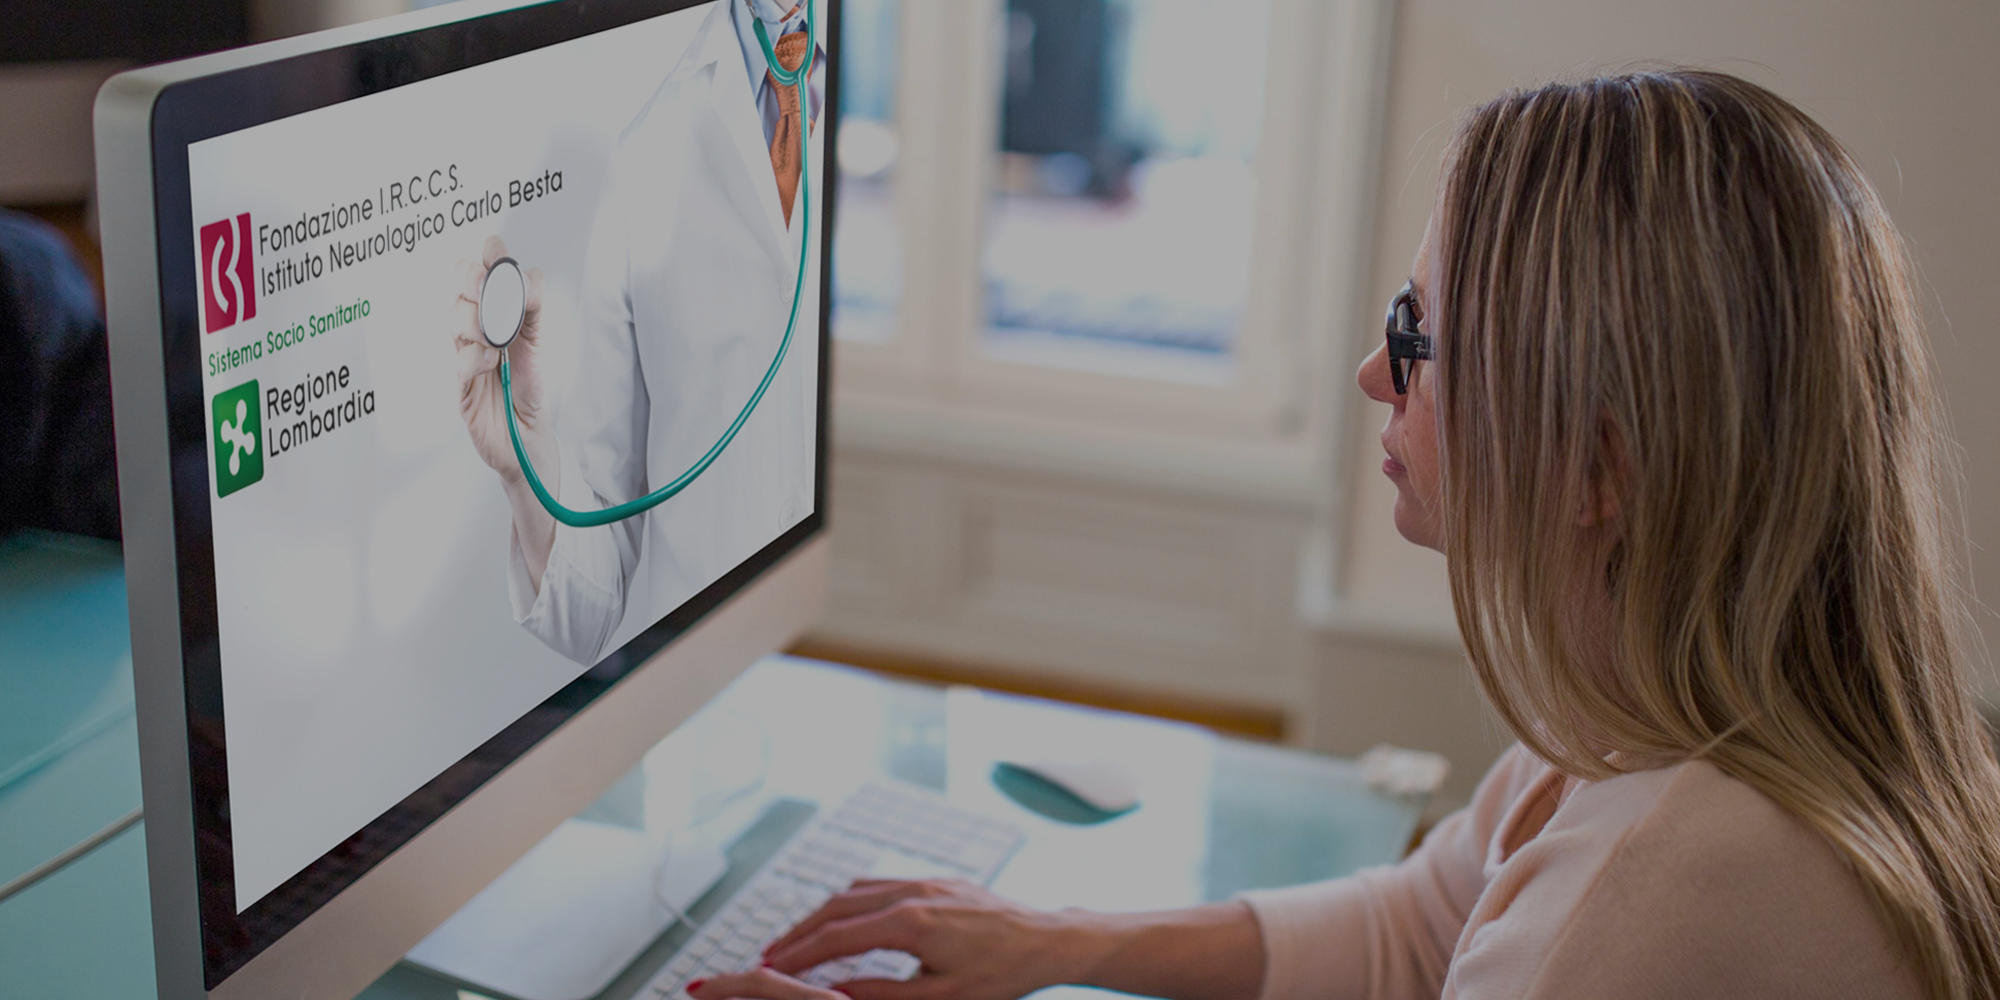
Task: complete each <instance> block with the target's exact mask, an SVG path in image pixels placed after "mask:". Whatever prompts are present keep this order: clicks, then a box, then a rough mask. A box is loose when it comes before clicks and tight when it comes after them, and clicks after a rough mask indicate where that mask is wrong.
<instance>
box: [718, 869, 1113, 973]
mask: <svg viewBox="0 0 2000 1000" xmlns="http://www.w3.org/2000/svg"><path fill="white" fill-rule="evenodd" d="M1079 920H1080V916H1079V915H1075V914H1071V913H1049V912H1045V911H1041V910H1034V909H1029V908H1028V907H1025V906H1021V905H1019V904H1016V903H1011V902H1008V901H1007V900H1004V899H1001V898H1000V897H998V896H995V895H994V894H992V893H990V892H987V891H986V890H985V889H982V888H980V887H978V886H976V885H972V884H970V883H967V882H958V881H923V882H904V881H879V880H863V881H859V882H856V883H854V886H853V887H852V888H850V889H849V890H848V891H846V892H843V893H841V894H840V895H838V896H835V897H833V898H832V899H830V900H828V901H827V902H826V905H824V906H822V907H820V908H819V910H818V912H816V913H814V914H813V915H812V916H810V917H807V918H806V919H805V920H804V921H803V922H801V923H800V924H799V925H798V926H797V927H794V928H792V930H791V931H789V932H788V933H786V934H785V935H784V936H783V937H780V938H779V939H778V940H777V941H775V942H773V943H772V945H771V947H770V948H768V949H766V950H765V952H764V958H765V961H766V962H767V963H768V964H769V965H770V966H771V967H772V968H773V969H775V970H776V971H777V972H780V973H785V974H788V975H797V974H799V973H802V972H804V971H806V970H808V969H811V968H813V967H814V966H817V965H820V964H822V963H824V962H829V961H832V960H834V959H837V958H844V957H846V956H849V955H858V954H861V953H863V952H868V951H873V950H875V949H877V948H883V949H888V950H891V951H902V952H908V953H909V954H911V955H915V956H916V957H917V960H918V961H920V962H922V963H923V967H922V969H920V970H919V971H918V973H917V975H916V978H914V979H911V980H909V981H908V982H894V981H885V980H857V981H855V982H851V983H841V984H838V985H839V992H840V993H842V994H845V995H846V996H849V997H853V998H854V1000H932V998H945V997H951V998H963V1000H1014V998H1016V997H1020V996H1023V995H1025V994H1028V993H1033V992H1034V991H1036V990H1038V989H1041V988H1042V987H1044V986H1052V985H1055V984H1057V983H1065V982H1074V981H1076V980H1077V978H1078V977H1079V976H1080V975H1081V974H1082V973H1083V971H1084V969H1085V967H1086V965H1087V959H1086V958H1085V949H1084V941H1085V940H1086V939H1087V938H1088V935H1082V934H1074V933H1070V932H1069V931H1070V929H1071V926H1072V925H1073V924H1076V923H1078V921H1079ZM764 971H765V972H769V971H771V970H769V969H767V970H764ZM719 982H720V981H718V983H719ZM710 985H714V984H704V987H703V989H702V991H701V992H699V993H697V994H696V996H698V997H700V998H702V1000H716V998H719V997H725V996H731V995H732V994H729V993H727V992H724V991H722V990H717V991H713V992H712V991H710V990H709V989H708V986H710ZM723 985H724V986H725V987H726V988H735V987H733V986H727V984H723ZM749 995H751V996H756V997H761V998H764V1000H795V998H797V1000H825V998H824V997H822V996H821V995H819V994H816V993H811V992H807V993H798V992H791V993H777V992H773V993H769V994H763V993H754V994H749Z"/></svg>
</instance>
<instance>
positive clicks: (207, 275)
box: [201, 212, 257, 333]
mask: <svg viewBox="0 0 2000 1000" xmlns="http://www.w3.org/2000/svg"><path fill="white" fill-rule="evenodd" d="M201 303H202V314H203V315H204V316H206V317H207V319H208V323H207V329H208V332H210V333H214V332H215V331H217V330H220V329H222V328H224V327H227V326H231V325H233V324H235V323H237V322H239V321H241V320H246V319H253V318H255V317H256V315H257V292H256V286H255V285H254V284H253V283H252V282H251V280H250V213H249V212H244V213H243V214H241V215H238V216H237V217H236V218H234V219H218V220H216V221H214V222H211V223H209V224H208V225H206V226H203V227H201Z"/></svg>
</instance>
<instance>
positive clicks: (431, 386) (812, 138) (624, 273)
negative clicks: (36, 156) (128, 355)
mask: <svg viewBox="0 0 2000 1000" xmlns="http://www.w3.org/2000/svg"><path fill="white" fill-rule="evenodd" d="M751 9H752V7H751V5H749V4H746V3H742V2H737V0H716V2H709V3H696V4H691V5H690V4H687V3H675V2H672V0H655V2H636V0H626V2H619V3H607V4H590V5H585V4H582V3H576V4H569V3H563V4H553V5H547V6H544V7H534V8H527V9H523V10H518V11H509V12H505V13H501V14H496V15H492V16H488V17H482V18H479V19H476V20H473V21H467V22H459V23H454V24H448V25H444V26H441V27H436V28H427V29H424V30H422V31H419V32H415V33H412V34H409V35H404V36H395V37H391V38H386V39H377V40H375V41H372V42H368V43H362V44H360V45H356V46H350V47H347V48H343V49H335V50H330V51H327V52H320V53H314V54H311V55H309V56H303V57H298V58H297V59H294V60H287V61H282V62H277V63H270V64H265V65H260V66H253V67H250V68H249V69H247V70H243V71H239V72H235V73H229V74H223V75H221V76H218V77H213V78H205V79H200V80H194V81H189V82H188V83H186V84H181V85H176V86H175V87H172V88H170V89H169V90H167V91H166V92H165V93H164V94H163V95H162V98H161V104H160V110H159V112H158V118H157V120H158V121H159V122H160V123H161V125H162V126H163V127H161V128H158V129H156V133H157V136H158V137H157V138H156V159H157V160H158V161H159V168H158V177H159V180H158V184H159V185H160V187H159V190H158V192H157V195H158V198H159V217H160V240H161V247H160V250H161V262H162V277H163V282H162V295H163V298H164V299H165V300H166V301H165V305H166V309H165V310H164V315H165V316H166V318H167V320H168V322H167V324H166V330H165V336H166V342H167V346H168V353H169V359H168V364H169V378H170V382H171V381H173V380H175V378H176V377H177V376H176V373H177V372H178V373H182V374H183V375H184V374H185V373H194V374H195V375H196V376H197V377H198V384H199V393H200V396H201V399H202V400H203V405H202V406H201V407H200V410H199V412H200V416H201V424H200V426H199V427H198V428H196V427H185V426H182V427H176V428H174V429H173V430H174V433H175V438H176V442H177V449H178V448H179V447H180V446H181V445H182V444H193V437H194V435H195V434H198V435H199V441H200V448H201V454H202V456H203V460H202V462H201V466H200V467H199V468H200V470H201V473H202V475H201V478H200V479H199V481H194V470H195V468H197V467H195V466H193V464H192V463H190V462H181V461H177V462H176V471H175V477H176V478H175V487H176V488H175V493H176V497H175V504H176V521H177V524H178V525H180V526H182V527H181V529H180V530H182V532H183V537H182V538H181V539H180V549H181V552H182V566H181V575H182V594H183V618H184V630H185V632H186V634H187V636H188V638H187V640H186V646H187V648H186V649H185V650H184V654H185V659H186V664H187V666H186V670H187V675H188V690H189V692H190V696H189V700H190V709H191V712H190V716H191V723H192V724H191V726H190V731H191V733H194V734H195V739H196V744H197V745H196V746H195V747H194V748H193V751H192V752H193V754H194V761H193V763H194V765H195V767H194V771H195V773H196V775H197V777H196V785H197V788H196V805H197V809H196V815H197V826H198V827H201V829H200V830H199V831H198V832H199V833H200V842H201V844H202V851H201V852H200V861H199V864H200V867H201V882H202V884H203V886H204V898H203V901H202V903H203V907H202V909H203V921H204V927H203V931H204V941H205V944H206V945H207V948H206V951H207V958H208V965H209V969H208V971H209V976H210V979H211V982H213V981H215V980H216V979H219V978H220V977H221V976H222V975H226V974H227V972H228V971H230V970H231V969H233V968H234V967H236V966H239V965H240V964H241V963H242V962H243V961H246V960H247V959H248V958H249V957H250V956H252V955H254V954H255V953H256V952H257V951H258V950H261V948H262V947H263V946H264V945H266V944H268V943H269V942H270V941H271V940H274V939H275V938H276V937H277V936H278V935H281V934H282V933H283V932H284V931H285V930H287V929H288V928H289V927H290V926H292V925H294V924H295V923H296V922H297V921H298V920H299V919H301V918H302V917H303V916H304V915H305V914H307V913H310V912H311V911H312V909H313V908H315V907H316V906H317V905H318V904H319V903H320V902H323V901H324V900H325V899H326V898H328V897H329V896H330V895H331V894H332V893H335V892H338V891H339V890H340V888H342V887H343V886H344V885H346V884H348V883H349V882H351V881H352V880H353V879H354V878H356V877H358V876H359V875H360V874H361V873H363V872H365V871H366V870H367V868H368V867H370V866H371V865H372V864H374V863H375V862H376V861H379V860H380V859H381V858H382V857H384V856H386V854H387V853H389V852H390V851H392V850H393V849H394V848H395V847H396V846H397V845H398V844H400V843H402V842H403V841H405V840H407V839H408V838H409V837H410V836H413V835H414V834H415V833H416V832H417V831H419V830H421V829H422V827H423V826H424V825H425V824H426V823H428V822H429V821H430V820H432V819H435V818H436V817H437V816H438V815H440V814H441V813H442V812H443V811H444V810H445V809H448V808H449V807H450V806H451V805H452V804H453V803H455V802H456V801H457V800H458V799H460V798H462V797H463V796H464V795H465V794H467V793H468V792H469V791H471V790H472V789H474V788H476V787H477V785H478V784H479V783H480V782H481V781H483V780H485V779H486V778H488V777H490V776H491V775H492V774H493V773H495V772H496V771H497V770H498V769H499V768H500V767H503V766H505V764H506V763H507V762H508V761H509V760H511V759H512V758H513V757H514V756H517V755H518V754H519V752H520V751H521V750H523V749H525V748H526V747H527V746H529V745H532V743H533V742H534V741H535V740H537V739H539V738H540V737H541V736H543V735H546V734H547V733H548V732H549V731H551V730H552V729H553V728H554V727H555V726H557V725H560V724H561V722H562V721H563V720H564V719H566V718H568V717H569V716H570V715H572V714H574V712H575V711H576V710H577V709H578V708H580V707H581V706H582V705H583V704H585V703H587V702H588V701H589V700H590V698H592V697H594V696H595V695H596V694H597V693H599V692H601V691H603V690H605V689H606V688H607V687H608V685H610V684H612V683H614V682H615V681H616V680H617V679H618V678H619V677H620V676H622V675H623V673H625V672H626V671H629V670H630V669H631V668H632V667H633V666H634V665H636V664H637V663H638V662H639V661H640V660H642V659H644V657H645V656H647V655H648V654H650V653H651V652H653V651H656V650H657V649H658V648H659V647H660V646H661V645H663V644H665V643H666V642H669V641H671V639H672V638H673V637H674V636H675V635H676V634H678V633H679V632H681V631H683V630H685V628H686V627H687V625H688V624H690V623H691V622H692V621H693V620H694V619H695V618H696V617H698V616H699V615H700V614H702V613H704V612H705V611H706V610H708V609H710V608H712V607H713V606H714V605H715V604H716V603H718V602H719V601H721V600H723V599H724V598H726V597H727V596H728V595H729V594H730V593H732V592H733V591H734V590H736V589H738V588H740V587H741V586H742V584H743V583H745V582H747V581H748V579H750V577H752V576H754V574H755V573H756V572H758V571H759V569H760V568H761V567H763V566H765V565H768V564H769V563H770V562H771V561H773V560H774V559H776V558H777V557H778V556H779V555H781V554H782V553H783V552H784V551H786V550H787V549H788V548H789V547H791V546H793V545H796V544H797V543H798V542H799V541H800V540H802V539H803V538H804V537H805V536H806V535H807V534H809V533H810V532H811V531H813V530H816V529H817V527H818V525H819V510H820V498H821V494H822V490H821V479H822V477H821V474H820V473H821V469H822V466H823V460H824V437H823V432H822V426H823V422H822V420H821V414H822V413H823V409H824V398H823V397H824V392H823V385H824V375H825V373H824V364H823V357H824V351H825V341H824V337H825V317H824V310H823V308H822V301H823V296H824V292H825V289H824V282H823V275H822V273H821V267H820V259H821V254H822V252H823V250H824V248H825V247H826V246H827V245H828V243H827V239H826V233H827V230H828V223H829V222H830V218H831V217H830V205H831V198H830V197H827V195H828V194H829V192H827V191H826V189H825V187H824V186H823V184H822V180H823V177H824V175H823V174H822V172H821V169H820V166H821V162H822V150H823V149H824V148H825V145H826V141H827V140H828V139H829V137H830V131H831V130H830V126H831V124H832V123H831V120H830V119H831V115H830V114H827V113H826V112H827V111H828V109H831V108H832V107H833V106H834V104H833V101H832V99H831V98H832V95H831V93H830V92H829V90H828V88H829V87H830V86H831V84H832V80H831V73H830V65H831V60H830V59H829V58H828V50H829V49H830V48H831V47H832V46H831V45H830V43H829V39H830V38H831V37H832V30H833V27H834V25H833V24H832V23H830V21H831V19H830V18H829V17H828V13H829V12H828V11H826V10H817V12H816V14H815V16H814V19H813V24H812V28H813V31H814V33H815V34H816V37H817V39H818V40H819V46H818V48H817V49H816V50H815V51H814V55H813V60H812V70H811V72H810V74H809V75H808V76H807V78H806V88H805V89H806V93H805V95H804V100H803V101H801V100H800V99H799V96H800V95H799V94H798V91H797V89H796V87H793V86H787V85H786V84H784V83H781V82H780V81H779V80H778V79H777V76H776V74H774V73H773V72H771V71H770V70H769V69H768V60H767V57H766V54H765V50H764V49H763V48H762V47H761V43H760V42H759V41H758V40H757V37H756V34H755V33H754V31H753V30H752V29H751V26H750V22H751V20H752V18H753V17H755V16H756V15H754V14H751V13H750V11H751ZM784 27H791V28H794V29H796V28H798V27H800V25H799V24H797V23H796V22H794V23H792V24H788V25H784ZM769 28H770V31H769V35H770V36H771V38H772V39H773V40H774V41H775V42H776V45H775V52H776V55H777V59H778V61H779V63H780V64H781V66H783V65H785V64H788V63H789V64H791V65H794V66H795V65H796V64H797V61H798V60H800V59H801V58H803V57H804V55H805V53H806V50H807V46H806V44H805V36H804V35H803V34H801V35H799V36H798V37H787V36H785V35H784V34H783V33H782V28H781V26H780V25H778V24H773V25H770V26H769ZM823 118H824V119H826V120H822V119H823ZM802 129H803V131H804V132H805V133H806V135H808V136H809V139H808V140H807V142H806V143H805V156H804V160H803V163H802V162H801V158H800V152H799V140H800V131H801V130H802ZM802 174H803V176H801V175H802ZM169 189H172V190H169ZM788 197H789V203H788V200H787V199H788ZM185 384H186V385H187V386H188V387H192V385H193V384H194V383H192V382H188V383H185ZM182 422H183V423H185V420H183V421H182ZM203 508H205V510H206V516H205V517H194V516H193V515H195V514H197V513H198V512H199V511H200V510H201V509H203ZM190 523H199V524H205V525H206V527H207V530H206V532H205V534H206V537H205V538H201V537H199V535H201V534H202V532H201V531H200V530H199V529H198V528H196V529H189V528H188V527H186V526H188V525H189V524H190ZM190 530H192V531H193V532H194V537H190V536H189V534H188V532H189V531H190ZM191 542H192V543H193V544H191ZM203 542H205V543H206V544H205V546H204V545H203V544H201V543H203ZM204 547H205V548H206V551H205V552H204V551H201V550H202V549H203V548H204ZM190 557H192V558H190ZM202 723H208V724H207V725H203V724H202Z"/></svg>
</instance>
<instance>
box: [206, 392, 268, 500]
mask: <svg viewBox="0 0 2000 1000" xmlns="http://www.w3.org/2000/svg"><path fill="white" fill-rule="evenodd" d="M211 406H212V408H213V409H214V411H215V495H216V497H217V498H218V499H219V498H221V497H226V496H228V495H229V494H231V493H234V492H236V491H237V490H240V489H242V488H243V487H245V486H248V485H250V484H251V483H254V482H256V481H258V480H260V479H262V478H264V452H263V449H262V445H261V443H260V442H259V440H258V439H259V438H262V437H263V436H264V416H263V408H262V407H261V406H260V405H259V398H258V392H257V380H256V379H254V378H253V379H251V380H250V381H248V382H245V383H243V384H242V385H239V386H237V387H236V388H234V389H231V390H229V391H227V392H224V393H220V394H218V395H217V396H216V397H215V402H214V403H213V404H211Z"/></svg>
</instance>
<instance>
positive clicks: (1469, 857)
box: [1243, 744, 1548, 1000]
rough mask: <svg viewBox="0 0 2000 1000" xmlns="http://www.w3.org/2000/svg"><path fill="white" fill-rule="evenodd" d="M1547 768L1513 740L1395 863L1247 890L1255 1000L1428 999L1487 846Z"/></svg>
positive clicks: (1461, 923) (1479, 881)
mask: <svg viewBox="0 0 2000 1000" xmlns="http://www.w3.org/2000/svg"><path fill="white" fill-rule="evenodd" d="M1547 773H1548V767H1547V765H1545V764H1543V763H1541V762H1540V761H1538V760H1536V759H1535V758H1534V756H1533V755H1531V754H1529V753H1528V752H1527V751H1526V750H1525V749H1523V748H1522V747H1521V746H1519V745H1518V744H1517V745H1515V746H1514V747H1512V748H1510V749H1509V750H1508V751H1507V752H1506V753H1504V754H1502V755H1501V756H1500V759H1499V760H1498V761H1496V762H1495V763H1494V765H1493V767H1492V768H1491V769H1490V770H1488V771H1487V772H1486V776H1485V777H1484V778H1483V779H1481V780H1480V783H1479V789H1478V791H1476V792H1475V793H1473V797H1472V802H1471V803H1470V804H1469V805H1467V806H1466V807H1465V808H1464V809H1461V810H1459V811H1458V812H1455V813H1453V814H1451V815H1450V816H1447V817H1446V818H1445V819H1444V820H1442V821H1441V822H1439V823H1438V825H1437V826H1436V827H1435V828H1434V829H1432V830H1431V833H1430V835H1429V836H1428V837H1426V838H1424V842H1423V845H1422V846H1421V847H1419V848H1417V850H1416V851H1414V852H1413V853H1411V855H1410V856H1409V857H1408V858H1405V859H1404V860H1403V861H1401V862H1400V863H1397V864H1394V865H1387V866H1383V867H1379V868H1370V869H1365V870H1363V871H1360V872H1356V873H1355V874H1353V875H1350V876H1348V877H1346V878H1340V879H1334V880H1332V881H1328V882H1319V883H1315V884H1312V885H1303V886H1294V887H1290V888H1285V889H1270V890H1261V891H1256V892H1249V893H1245V894H1244V895H1243V899H1244V900H1245V901H1246V902H1247V903H1249V904H1250V909H1251V911H1252V912H1253V913H1254V914H1256V918H1257V923H1258V927H1259V930H1260V931H1261V932H1262V935H1263V940H1264V987H1263V991H1262V993H1261V997H1262V998H1263V1000H1290V998H1306V997H1314V998H1328V1000H1332V998H1341V1000H1349V998H1351V1000H1404V998H1410V1000H1415V998H1419V997H1424V998H1430V997H1436V996H1437V995H1438V993H1439V991H1440V990H1441V989H1442V988H1443V985H1444V979H1445V971H1446V968H1447V966H1448V965H1449V964H1450V962H1451V954H1452V949H1453V947H1454V946H1455V945H1456V943H1457V941H1458V936H1459V932H1460V931H1461V930H1462V929H1463V928H1464V927H1465V921H1466V918H1467V917H1468V915H1469V914H1470V913H1471V911H1472V906H1473V903H1474V902H1475V901H1476V900H1478V898H1479V894H1480V892H1481V890H1482V889H1484V887H1485V863H1486V856H1487V849H1488V845H1489V844H1490V843H1491V842H1492V840H1493V836H1494V833H1495V831H1496V830H1497V829H1498V827H1499V825H1500V823H1501V821H1502V819H1503V818H1504V817H1505V816H1506V815H1507V814H1508V812H1509V810H1510V808H1511V807H1512V806H1513V804H1514V801H1515V800H1516V799H1517V798H1519V797H1520V795H1521V794H1522V793H1523V792H1524V791H1525V790H1527V789H1528V788H1529V787H1531V786H1532V785H1534V783H1535V782H1536V781H1537V780H1539V779H1540V778H1541V777H1542V776H1544V775H1545V774H1547Z"/></svg>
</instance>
